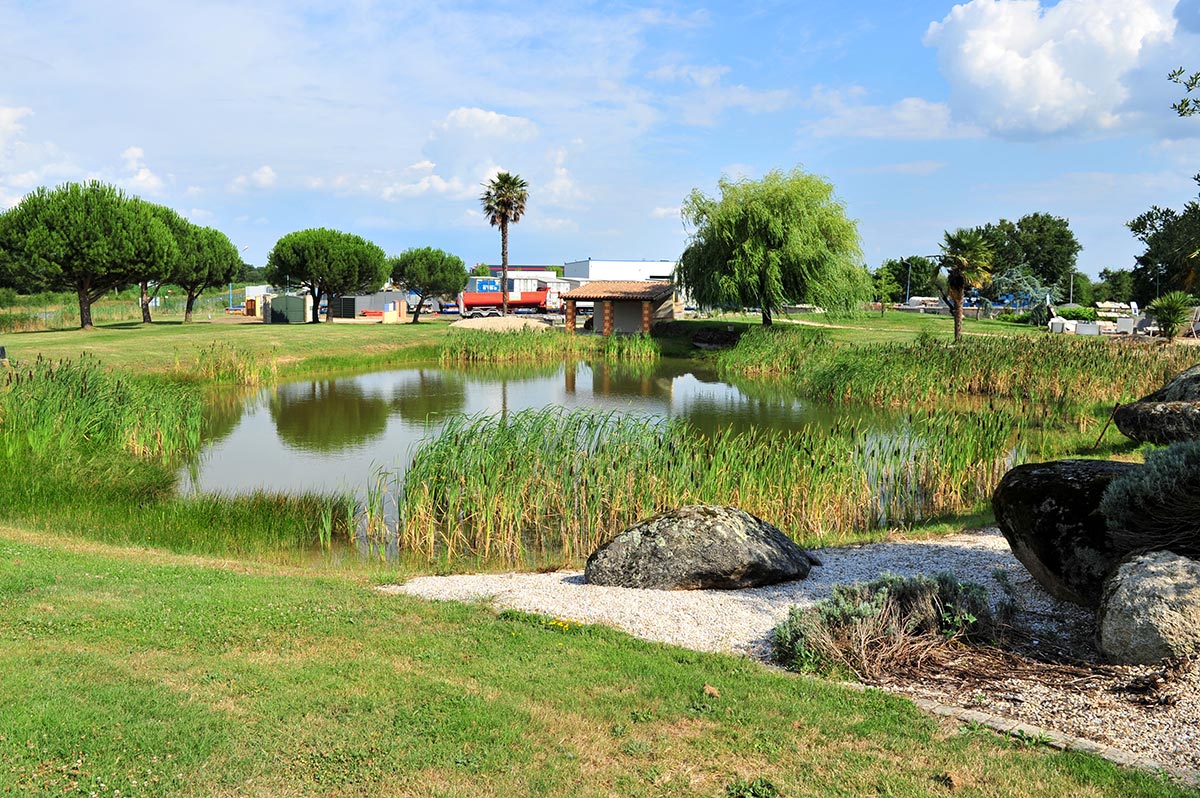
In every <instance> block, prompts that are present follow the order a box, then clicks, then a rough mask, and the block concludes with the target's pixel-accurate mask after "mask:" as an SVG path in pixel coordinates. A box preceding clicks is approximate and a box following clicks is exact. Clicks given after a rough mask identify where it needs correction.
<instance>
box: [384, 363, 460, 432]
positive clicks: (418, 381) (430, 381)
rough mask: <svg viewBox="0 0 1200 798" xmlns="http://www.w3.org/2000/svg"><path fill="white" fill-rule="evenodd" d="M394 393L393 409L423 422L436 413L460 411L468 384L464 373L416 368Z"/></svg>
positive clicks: (438, 414)
mask: <svg viewBox="0 0 1200 798" xmlns="http://www.w3.org/2000/svg"><path fill="white" fill-rule="evenodd" d="M406 376H407V377H408V378H409V379H406V380H405V381H404V383H403V384H402V385H398V386H397V387H396V389H395V393H394V394H393V395H392V401H391V407H392V410H393V411H394V412H396V413H399V414H400V417H401V418H403V419H404V420H405V421H410V422H423V421H425V420H426V419H427V418H430V417H433V416H447V415H454V414H456V413H461V412H462V410H463V408H464V407H466V405H467V387H466V384H465V382H464V380H463V378H462V376H461V375H459V374H455V373H454V372H447V371H443V370H441V369H414V370H413V371H410V372H408V373H407V375H406Z"/></svg>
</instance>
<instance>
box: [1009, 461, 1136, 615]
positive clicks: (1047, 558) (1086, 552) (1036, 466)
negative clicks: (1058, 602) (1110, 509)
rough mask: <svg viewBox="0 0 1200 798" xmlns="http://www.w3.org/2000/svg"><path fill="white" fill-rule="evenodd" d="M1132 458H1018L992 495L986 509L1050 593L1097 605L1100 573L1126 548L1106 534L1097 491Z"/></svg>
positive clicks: (1128, 467)
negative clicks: (1024, 462) (1121, 460)
mask: <svg viewBox="0 0 1200 798" xmlns="http://www.w3.org/2000/svg"><path fill="white" fill-rule="evenodd" d="M1137 467H1138V466H1137V465H1135V464H1133V463H1118V462H1110V461H1106V460H1059V461H1056V462H1051V463H1031V464H1028V465H1023V466H1017V467H1016V468H1014V469H1012V470H1011V471H1009V472H1008V473H1007V474H1005V475H1004V478H1003V479H1001V480H1000V484H999V485H998V486H997V488H996V492H995V493H994V494H993V495H992V509H993V510H994V511H995V513H996V523H997V525H999V527H1000V531H1001V533H1003V535H1004V537H1005V539H1006V540H1007V541H1008V545H1009V547H1010V548H1011V549H1012V552H1013V555H1014V556H1015V557H1016V558H1017V559H1018V560H1020V561H1021V564H1022V565H1024V566H1025V568H1026V569H1028V570H1029V573H1030V574H1032V575H1033V578H1034V579H1036V580H1037V581H1038V583H1039V584H1041V585H1042V587H1044V588H1046V590H1047V591H1049V593H1050V594H1051V595H1053V596H1055V597H1057V598H1060V599H1063V600H1065V601H1072V602H1075V603H1076V604H1082V605H1084V606H1085V607H1095V606H1098V605H1099V603H1100V597H1101V594H1102V591H1103V587H1104V579H1105V577H1107V576H1108V574H1109V572H1111V571H1112V569H1113V568H1114V567H1116V565H1117V563H1118V562H1120V560H1121V558H1122V557H1124V556H1125V555H1126V554H1128V551H1125V550H1120V549H1118V548H1117V547H1116V546H1115V545H1114V543H1113V541H1112V539H1111V536H1110V535H1109V531H1108V526H1107V524H1106V523H1105V519H1104V516H1103V515H1102V514H1101V513H1100V498H1101V497H1102V496H1103V495H1104V489H1105V488H1106V487H1108V483H1109V482H1111V481H1112V480H1114V479H1116V478H1117V477H1119V476H1122V475H1124V474H1126V473H1128V472H1129V471H1130V470H1132V469H1134V468H1137Z"/></svg>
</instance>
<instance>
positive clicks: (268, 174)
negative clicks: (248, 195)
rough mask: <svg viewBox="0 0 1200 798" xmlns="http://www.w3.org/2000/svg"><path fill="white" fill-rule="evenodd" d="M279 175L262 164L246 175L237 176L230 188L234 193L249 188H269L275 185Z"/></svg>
mask: <svg viewBox="0 0 1200 798" xmlns="http://www.w3.org/2000/svg"><path fill="white" fill-rule="evenodd" d="M278 178H279V175H278V174H276V173H275V170H274V169H272V168H271V167H270V166H268V165H266V164H263V165H262V166H260V167H258V168H257V169H255V170H254V171H253V172H251V173H250V174H248V175H238V176H237V177H235V178H234V179H233V183H231V184H230V188H232V189H233V190H234V191H245V190H246V189H247V188H249V187H253V188H270V187H271V186H273V185H275V181H276V180H277V179H278Z"/></svg>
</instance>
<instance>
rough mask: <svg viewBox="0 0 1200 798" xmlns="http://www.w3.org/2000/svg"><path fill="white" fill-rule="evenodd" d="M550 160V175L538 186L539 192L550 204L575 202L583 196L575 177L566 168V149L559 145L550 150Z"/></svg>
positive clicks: (568, 204) (570, 203)
mask: <svg viewBox="0 0 1200 798" xmlns="http://www.w3.org/2000/svg"><path fill="white" fill-rule="evenodd" d="M550 162H551V164H552V166H551V174H552V177H551V178H550V180H549V181H548V182H547V183H546V184H545V185H543V186H541V187H540V191H539V193H540V194H542V195H543V196H544V197H545V201H546V203H547V204H550V205H567V206H571V205H574V204H576V202H577V201H578V200H579V199H580V198H582V197H583V192H582V191H580V190H579V187H578V186H576V185H575V179H574V178H573V177H571V172H570V170H568V169H567V151H566V149H564V148H562V147H559V148H557V149H554V150H551V151H550Z"/></svg>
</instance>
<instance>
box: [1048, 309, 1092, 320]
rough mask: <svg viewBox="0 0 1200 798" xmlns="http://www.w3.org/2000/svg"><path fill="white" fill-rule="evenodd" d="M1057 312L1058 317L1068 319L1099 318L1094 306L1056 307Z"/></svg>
mask: <svg viewBox="0 0 1200 798" xmlns="http://www.w3.org/2000/svg"><path fill="white" fill-rule="evenodd" d="M1057 312H1058V316H1059V318H1061V319H1068V320H1070V321H1096V320H1097V319H1099V318H1100V317H1099V316H1097V315H1096V309H1095V308H1058V309H1057Z"/></svg>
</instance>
